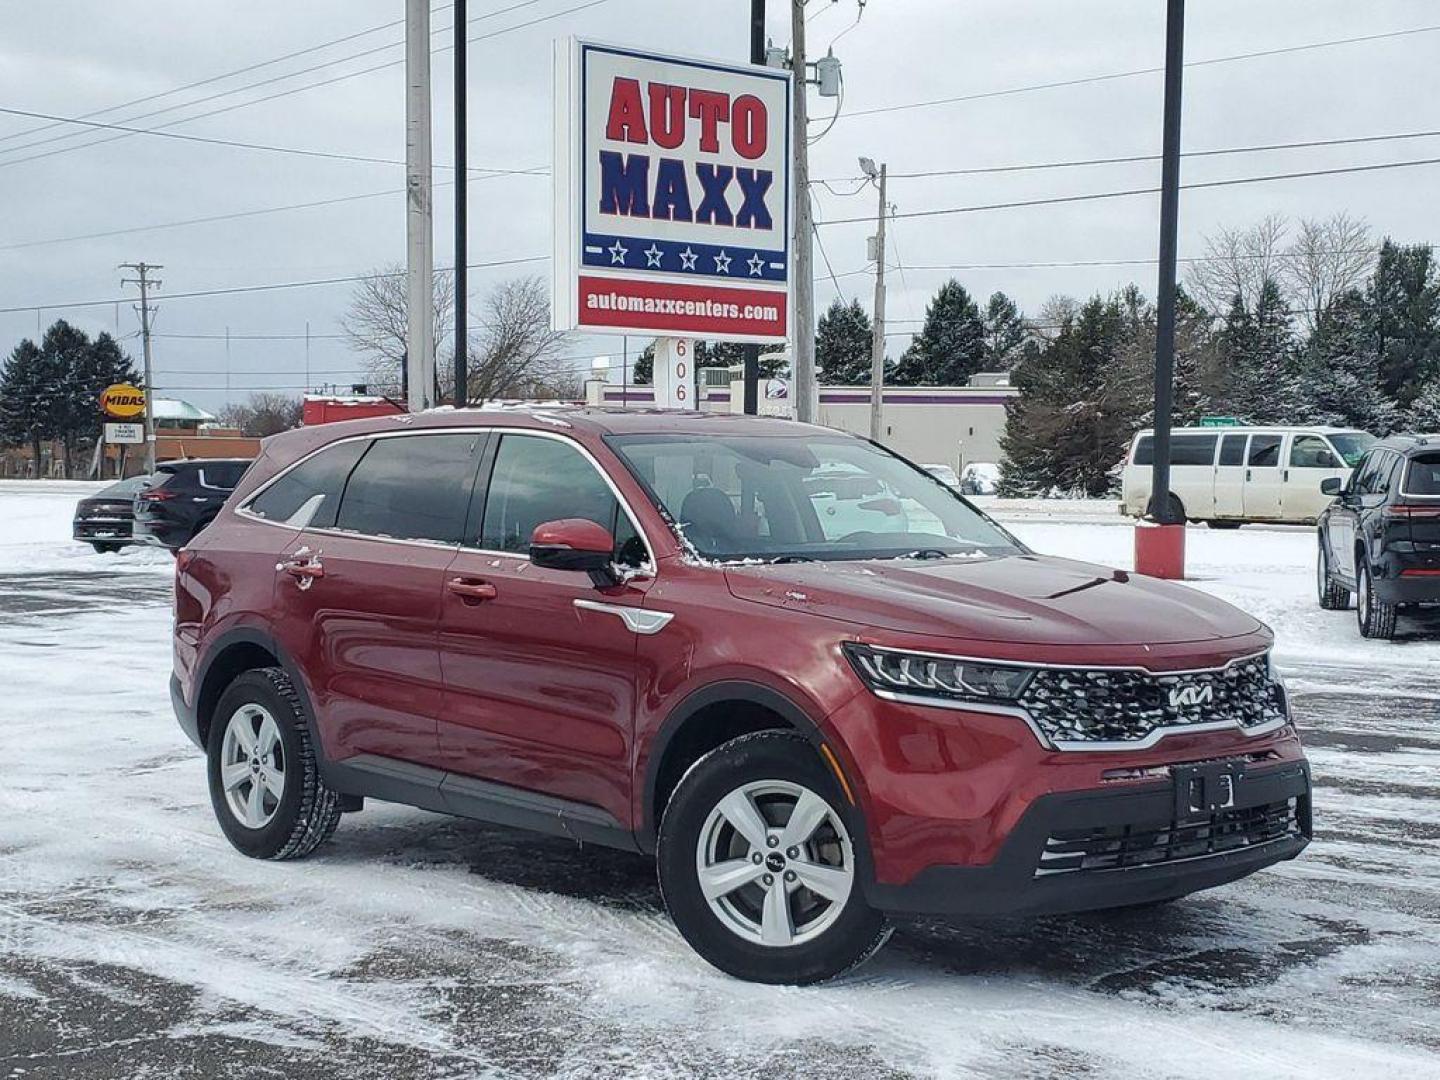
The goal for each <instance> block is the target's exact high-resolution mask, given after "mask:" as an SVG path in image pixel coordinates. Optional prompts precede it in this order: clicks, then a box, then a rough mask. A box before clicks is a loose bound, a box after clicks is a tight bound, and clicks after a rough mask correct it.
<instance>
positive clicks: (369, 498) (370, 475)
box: [335, 433, 482, 544]
mask: <svg viewBox="0 0 1440 1080" xmlns="http://www.w3.org/2000/svg"><path fill="white" fill-rule="evenodd" d="M481 438H482V436H480V435H477V434H474V433H456V434H444V435H405V436H401V437H398V438H389V439H376V440H375V441H374V442H372V443H371V444H370V449H369V450H367V451H366V452H365V455H364V456H363V457H362V458H361V459H360V463H359V464H358V465H356V466H355V468H354V471H353V472H351V473H350V480H349V482H348V483H347V484H346V485H345V491H344V494H343V495H341V497H340V510H339V513H338V514H336V516H335V527H336V528H337V529H344V530H346V531H348V532H358V533H365V534H367V535H369V536H382V537H390V538H393V539H396V540H434V541H437V542H439V543H442V544H458V543H459V542H460V539H461V537H462V536H463V535H464V532H465V515H466V513H467V512H468V511H469V507H470V493H471V491H472V490H473V488H474V486H475V469H476V465H477V464H478V459H477V457H476V450H477V448H478V447H479V445H480V441H481Z"/></svg>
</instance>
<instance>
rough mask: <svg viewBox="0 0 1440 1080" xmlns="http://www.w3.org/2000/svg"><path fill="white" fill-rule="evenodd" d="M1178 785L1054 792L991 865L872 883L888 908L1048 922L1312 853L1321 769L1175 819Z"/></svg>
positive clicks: (1258, 777)
mask: <svg viewBox="0 0 1440 1080" xmlns="http://www.w3.org/2000/svg"><path fill="white" fill-rule="evenodd" d="M1174 815H1175V793H1174V788H1173V786H1172V785H1171V784H1169V783H1164V784H1145V785H1143V786H1135V787H1127V788H1125V789H1123V790H1090V791H1076V792H1064V793H1059V794H1049V795H1043V796H1041V797H1039V798H1037V799H1035V800H1034V801H1033V802H1031V804H1030V806H1029V808H1028V810H1026V812H1025V813H1024V815H1023V816H1022V817H1021V818H1020V820H1019V822H1018V823H1017V824H1016V826H1015V827H1014V828H1013V829H1012V830H1011V831H1010V833H1009V835H1008V837H1007V839H1006V840H1005V842H1004V844H1003V845H1002V846H1001V848H1000V851H999V854H998V856H997V857H996V858H995V859H994V860H993V861H992V862H990V863H988V864H986V865H983V866H931V867H929V868H927V869H925V870H922V871H921V872H920V873H919V874H917V875H915V877H913V878H912V879H911V880H910V881H908V882H907V883H905V884H903V885H890V884H882V883H877V882H873V881H872V882H870V883H868V884H867V886H866V898H867V900H868V901H869V902H870V903H871V904H872V905H873V906H875V907H877V908H879V909H881V910H883V911H888V912H894V913H906V914H935V915H1041V914H1056V913H1061V912H1073V911H1087V910H1093V909H1097V908H1107V907H1120V906H1125V905H1129V904H1143V903H1149V902H1152V901H1157V900H1168V899H1173V898H1174V897H1178V896H1184V895H1186V894H1187V893H1192V892H1196V891H1198V890H1200V889H1208V888H1212V887H1214V886H1216V885H1223V884H1225V883H1226V882H1230V881H1235V880H1237V879H1239V878H1242V877H1245V876H1247V875H1249V874H1252V873H1254V872H1255V871H1257V870H1260V869H1263V868H1264V867H1266V866H1270V865H1272V864H1274V863H1277V862H1281V861H1283V860H1285V859H1293V858H1294V857H1295V856H1296V855H1299V854H1300V852H1301V851H1303V850H1304V849H1305V846H1306V845H1307V844H1308V843H1309V842H1310V836H1311V811H1310V770H1309V766H1308V765H1307V764H1306V763H1305V762H1304V761H1303V760H1300V761H1287V762H1284V763H1282V764H1278V765H1274V766H1268V767H1260V766H1254V767H1252V768H1251V769H1249V770H1247V773H1246V776H1245V779H1244V782H1243V783H1242V784H1241V785H1240V787H1239V789H1238V790H1237V792H1236V796H1235V805H1234V807H1232V808H1227V809H1226V810H1223V811H1219V812H1216V813H1214V814H1212V815H1210V816H1209V817H1208V818H1205V819H1197V820H1194V821H1187V822H1176V821H1175V818H1174Z"/></svg>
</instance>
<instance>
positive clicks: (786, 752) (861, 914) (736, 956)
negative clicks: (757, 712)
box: [656, 731, 890, 985]
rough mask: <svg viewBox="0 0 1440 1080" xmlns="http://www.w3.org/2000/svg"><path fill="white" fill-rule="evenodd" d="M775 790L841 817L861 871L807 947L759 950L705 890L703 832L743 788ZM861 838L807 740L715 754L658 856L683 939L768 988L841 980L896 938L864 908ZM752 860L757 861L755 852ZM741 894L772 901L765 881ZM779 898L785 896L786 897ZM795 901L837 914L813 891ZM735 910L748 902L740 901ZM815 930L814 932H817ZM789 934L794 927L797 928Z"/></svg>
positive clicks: (678, 805) (689, 780) (694, 778)
mask: <svg viewBox="0 0 1440 1080" xmlns="http://www.w3.org/2000/svg"><path fill="white" fill-rule="evenodd" d="M767 781H769V782H778V783H782V784H790V785H799V786H800V787H803V788H807V789H809V791H810V792H811V793H813V794H815V795H818V796H820V798H821V799H823V800H824V801H825V802H826V803H828V804H829V808H830V809H831V810H832V811H833V812H834V817H835V818H837V819H839V820H840V822H841V823H842V824H843V826H844V829H845V831H846V832H848V833H849V835H850V837H851V840H852V842H851V844H850V845H849V850H848V852H845V854H844V857H843V858H842V859H841V861H840V865H842V866H843V865H845V864H846V860H848V865H849V866H850V868H851V870H852V871H853V876H852V884H851V887H850V890H849V894H848V896H847V897H846V899H845V900H844V901H843V905H844V906H843V907H842V908H841V909H840V911H839V912H838V914H834V915H833V916H831V917H830V921H829V922H828V924H826V925H824V926H823V928H819V929H817V932H815V933H814V936H812V937H810V938H809V939H808V940H803V941H800V942H799V943H796V944H789V945H783V946H776V945H765V944H761V943H760V942H759V941H757V940H752V939H751V938H748V937H745V936H743V935H742V933H741V932H740V931H738V930H735V929H732V928H731V927H730V926H728V925H727V924H726V923H725V922H723V921H722V920H721V917H720V915H718V914H717V913H716V911H715V910H714V909H713V908H712V907H711V903H710V901H709V900H707V899H706V898H705V895H704V893H703V892H702V891H701V886H700V871H699V869H698V867H697V852H698V851H699V848H700V844H701V842H702V832H705V831H706V825H707V822H708V821H709V820H710V818H711V813H712V811H715V810H716V809H717V808H718V806H719V804H720V803H721V801H722V800H724V799H725V798H726V796H727V795H730V794H732V793H733V792H735V791H736V790H737V789H738V788H740V787H742V786H744V785H747V784H753V783H761V782H767ZM751 805H752V806H753V805H755V804H751ZM791 809H793V806H792V807H791ZM772 812H773V810H772ZM782 812H784V811H782ZM786 818H788V813H786ZM771 824H772V826H775V827H778V826H779V825H780V824H781V822H778V821H772V822H771ZM826 828H829V826H828V825H822V826H821V829H826ZM862 829H863V822H861V821H860V819H859V815H858V814H856V813H854V812H853V811H851V810H850V808H849V807H848V805H847V804H846V802H845V801H844V796H843V794H842V793H841V792H840V791H839V790H838V785H837V784H836V783H835V778H834V777H833V775H832V774H831V773H830V771H829V770H828V769H826V767H825V766H824V765H823V764H822V763H821V761H820V758H819V757H818V755H817V754H816V753H815V749H814V747H812V746H811V745H810V743H809V742H807V741H806V740H805V739H804V738H802V737H801V736H799V735H796V734H794V733H792V732H782V731H762V732H757V733H755V734H751V735H743V736H741V737H740V738H738V739H733V740H731V741H730V742H728V743H725V744H724V745H723V746H721V747H719V748H718V749H715V750H712V751H711V752H710V753H708V754H706V755H705V756H704V757H702V758H701V759H700V760H699V761H697V762H696V763H695V764H694V765H693V766H691V768H690V770H689V771H688V772H687V773H686V774H685V776H684V777H683V778H682V779H681V781H680V784H679V786H678V787H676V789H675V792H674V794H673V795H672V796H671V798H670V801H669V803H668V805H667V806H666V807H665V815H664V818H663V820H662V821H661V824H660V836H659V845H658V850H657V852H656V863H657V868H658V870H659V875H660V891H661V893H662V894H663V895H664V898H665V905H666V907H667V908H668V909H669V911H670V917H671V918H672V919H673V920H674V921H675V925H676V927H677V928H679V930H680V933H681V934H682V935H683V936H684V938H685V940H686V941H687V942H689V943H690V946H691V947H692V948H693V949H694V950H695V951H696V952H698V953H699V954H700V955H701V956H702V957H704V958H705V959H706V960H707V961H709V962H710V963H711V964H713V965H714V966H715V967H717V968H719V969H720V970H721V971H724V972H726V973H727V974H730V975H734V976H736V977H737V978H741V979H748V980H750V981H752V982H763V983H782V984H791V985H807V984H810V983H817V982H823V981H824V980H826V979H833V978H835V977H836V976H837V975H841V974H843V973H844V972H846V971H849V970H850V969H851V968H853V967H855V966H856V965H858V964H861V963H863V962H864V961H865V960H867V959H869V958H870V956H872V955H873V954H874V953H875V951H876V950H877V949H879V948H880V947H881V946H882V945H884V944H885V941H886V939H887V938H888V937H889V936H890V928H889V925H888V923H887V922H886V920H885V917H884V916H883V915H882V914H881V913H880V912H878V911H876V910H874V909H873V908H871V907H870V906H869V905H868V904H867V903H866V902H865V897H864V894H863V890H862V887H861V872H862V871H861V869H860V867H859V865H858V863H857V861H856V857H857V853H856V850H855V842H854V838H855V837H856V836H857V835H859V836H862V837H863V832H860V831H859V830H862ZM816 835H817V836H818V835H820V833H819V832H817V833H816ZM830 835H831V836H832V837H833V836H835V835H838V834H835V833H832V834H830ZM742 842H743V841H742ZM806 846H807V847H808V846H809V845H808V844H807V845H806ZM830 850H832V851H843V850H844V848H843V845H841V844H835V843H832V844H831V847H830ZM781 854H782V853H781V852H780V851H779V850H778V849H773V850H772V851H771V852H770V856H771V857H778V856H780V855H781ZM748 857H755V853H754V851H753V850H752V851H750V852H749V853H748ZM782 862H783V860H782ZM784 865H786V866H788V865H791V864H788V863H786V864H784ZM831 865H834V864H831ZM757 872H758V871H757ZM783 876H784V875H783V873H782V872H781V871H778V870H777V872H776V874H775V875H774V880H775V882H776V885H775V886H774V887H775V888H777V889H781V890H784V889H785V888H786V887H785V886H784V885H783V881H782V879H783ZM740 889H755V890H758V891H759V893H758V894H759V895H761V896H764V895H765V892H764V890H762V888H761V885H760V884H759V883H758V882H756V883H751V884H747V885H745V886H742V887H739V889H737V892H735V893H732V894H730V895H731V896H732V897H737V898H738V897H741V892H740ZM802 894H803V895H802ZM780 895H782V896H784V895H787V894H786V893H785V892H783V891H782V892H781V893H780ZM788 896H789V897H792V898H794V900H795V902H796V904H797V905H799V904H804V903H810V902H815V903H817V904H819V905H820V906H821V907H822V909H823V910H824V911H829V908H828V906H826V905H828V904H829V903H830V902H829V901H823V900H822V899H820V898H819V897H818V894H815V893H808V892H806V891H805V890H804V887H803V886H798V887H795V890H794V891H793V892H790V893H788ZM807 897H808V899H807ZM735 902H736V903H744V902H745V901H744V900H743V898H742V899H737V900H736V901H735ZM784 903H785V904H786V906H787V909H788V910H791V911H793V910H797V909H796V908H790V905H791V903H792V900H791V899H788V898H787V899H786V900H785V901H784ZM811 925H812V927H813V926H814V924H813V923H812V924H811ZM791 926H792V927H794V926H795V924H794V922H793V921H792V922H791Z"/></svg>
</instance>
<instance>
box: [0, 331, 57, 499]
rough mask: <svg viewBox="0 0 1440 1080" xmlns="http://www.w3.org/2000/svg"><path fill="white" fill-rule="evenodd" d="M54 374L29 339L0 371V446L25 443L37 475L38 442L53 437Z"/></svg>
mask: <svg viewBox="0 0 1440 1080" xmlns="http://www.w3.org/2000/svg"><path fill="white" fill-rule="evenodd" d="M55 383H56V371H55V370H54V367H53V365H52V363H51V361H50V358H49V357H47V356H46V355H45V354H44V353H43V352H41V351H40V348H39V346H37V345H36V344H35V343H34V342H33V341H31V340H30V339H29V338H26V339H24V340H23V341H21V342H20V344H18V345H16V346H15V348H14V350H13V351H12V352H11V353H10V358H9V359H8V360H7V361H6V362H5V367H4V370H3V371H0V443H7V444H11V445H22V444H28V445H29V447H30V453H31V456H32V459H33V460H34V462H35V475H36V476H39V475H40V451H41V443H42V442H43V441H44V440H46V439H49V438H52V437H53V436H54V434H55V427H54V409H53V400H54V395H55Z"/></svg>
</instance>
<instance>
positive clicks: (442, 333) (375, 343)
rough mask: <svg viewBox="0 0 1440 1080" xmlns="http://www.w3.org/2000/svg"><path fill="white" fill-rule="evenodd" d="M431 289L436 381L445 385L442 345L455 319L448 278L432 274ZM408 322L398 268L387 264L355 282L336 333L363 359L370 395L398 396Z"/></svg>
mask: <svg viewBox="0 0 1440 1080" xmlns="http://www.w3.org/2000/svg"><path fill="white" fill-rule="evenodd" d="M434 288H435V316H434V323H435V325H434V327H433V333H434V340H435V356H436V364H435V369H436V379H437V381H438V382H442V383H446V382H449V381H450V379H449V377H447V376H446V375H445V374H444V373H445V372H446V371H448V370H449V369H450V367H451V363H450V358H449V357H447V356H446V355H445V352H446V350H445V344H446V343H447V342H448V341H449V340H450V330H451V327H452V326H453V324H454V321H455V278H454V276H453V275H452V274H450V273H448V272H443V271H437V272H436V274H435V287H434ZM409 321H410V320H409V315H408V311H407V305H406V298H405V270H404V268H403V267H401V266H399V265H398V264H391V265H389V266H386V267H382V268H381V269H380V270H377V271H376V272H375V273H373V274H371V275H370V276H368V277H365V278H361V279H360V280H359V281H358V282H356V284H355V290H354V292H353V294H352V295H351V297H350V309H349V310H348V311H347V312H346V313H345V314H344V315H343V316H342V317H341V319H340V329H341V330H342V331H343V332H344V334H345V337H346V339H347V340H348V342H349V344H350V348H352V349H353V350H355V351H356V352H358V353H360V354H361V355H362V356H363V357H364V363H365V369H366V371H367V372H368V374H369V376H370V387H371V389H372V390H373V391H375V392H376V393H383V394H390V395H391V396H399V394H400V388H401V384H402V381H403V372H404V370H405V351H406V329H407V327H408V326H409Z"/></svg>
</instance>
